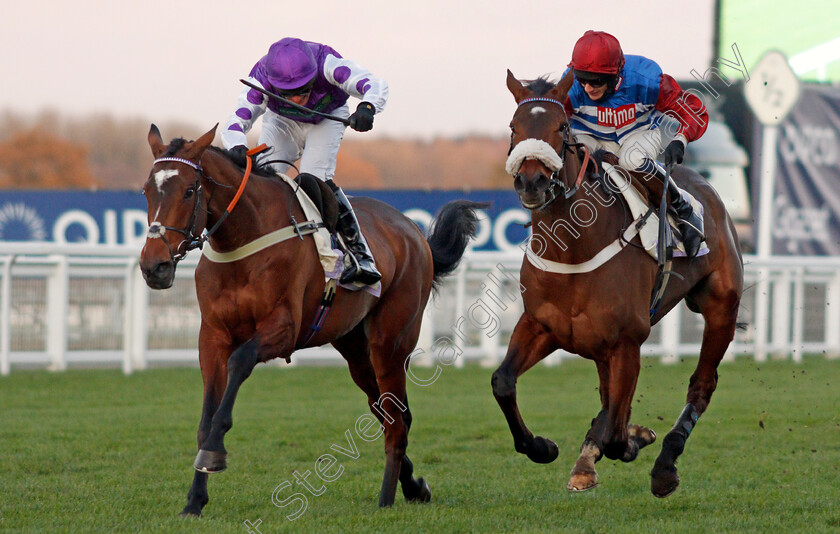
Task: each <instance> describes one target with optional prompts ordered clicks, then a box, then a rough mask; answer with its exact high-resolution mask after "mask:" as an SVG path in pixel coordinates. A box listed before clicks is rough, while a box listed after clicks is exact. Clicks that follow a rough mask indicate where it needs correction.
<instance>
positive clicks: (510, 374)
mask: <svg viewBox="0 0 840 534" xmlns="http://www.w3.org/2000/svg"><path fill="white" fill-rule="evenodd" d="M556 346H557V345H556V341H555V339H554V336H553V335H551V334H550V333H549V332H548V331H546V330H545V329H544V328H543V326H542V325H541V324H539V323H537V322H536V321H534V320H533V319H531V317H530V316H529V315H527V314H523V315H522V317H521V318H520V319H519V322H518V323H517V325H516V328H514V330H513V334H512V335H511V339H510V343H509V345H508V351H507V355H506V356H505V359H504V361H503V362H502V364H501V365H500V366H499V368H498V369H496V372H494V373H493V378H492V380H491V385H492V387H493V396H494V397H496V402H498V403H499V407H500V408H501V409H502V413H504V415H505V419H506V420H507V423H508V427H509V428H510V433H511V435H513V446H514V448H515V449H516V452H518V453H521V454H525V455H526V456H528V458H530V459H531V461H532V462H536V463H541V464H547V463H550V462H553V461H554V460H555V459H556V458H557V455H558V453H559V451H558V449H557V445H556V444H555V443H554V442H553V441H551V440H549V439H546V438H543V437H541V436H534V435H533V434H532V433H531V431H530V430H528V427H527V426H525V422H524V421H523V420H522V416H521V415H520V413H519V406H518V405H517V402H516V380H517V378H519V376H521V375H522V373H524V372H525V371H527V370H528V369H530V368H531V367H533V366H534V365H536V364H537V362H539V361H540V360H542V359H543V358H545V357H546V356H548V355H549V354H550V353H551V352H552V351H553V350H554V349H555V348H556Z"/></svg>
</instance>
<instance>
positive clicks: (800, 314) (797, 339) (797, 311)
mask: <svg viewBox="0 0 840 534" xmlns="http://www.w3.org/2000/svg"><path fill="white" fill-rule="evenodd" d="M793 276H794V279H793V332H792V335H791V355H792V358H793V361H794V362H796V363H802V352H803V350H802V342H803V341H802V340H803V338H804V330H805V270H804V269H803V268H802V267H798V268H797V269H796V270H795V271H794V273H793Z"/></svg>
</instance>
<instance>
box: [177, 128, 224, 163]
mask: <svg viewBox="0 0 840 534" xmlns="http://www.w3.org/2000/svg"><path fill="white" fill-rule="evenodd" d="M218 127H219V123H218V122H217V123H216V125H215V126H213V127H212V128H210V131H208V132H207V133H206V134H204V135H202V136H201V137H199V138H198V139H196V140H195V141H193V142H192V143H190V144H189V145H188V146H187V147H185V148H186V150H185V152H184V156H185V157H186V158H187V159H195V160H199V159H201V155H202V154H204V151H205V150H207V147H208V146H210V145H211V144H212V143H213V139H215V137H216V128H218Z"/></svg>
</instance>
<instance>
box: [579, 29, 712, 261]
mask: <svg viewBox="0 0 840 534" xmlns="http://www.w3.org/2000/svg"><path fill="white" fill-rule="evenodd" d="M568 67H569V69H571V70H573V72H574V77H575V83H574V84H572V87H571V89H570V90H569V97H568V100H567V101H566V102H565V106H566V113H567V114H568V116H569V122H570V126H571V132H572V134H574V136H575V139H576V140H577V141H578V142H579V143H583V144H585V145H586V146H588V147H589V149H590V150H592V151H593V152H594V151H595V150H598V149H604V150H607V151H609V152H612V153H614V154H616V155H617V156H618V157H619V164H620V165H621V166H622V167H624V168H625V169H628V170H631V171H639V172H643V173H645V174H647V175H649V176H656V177H658V178H659V179H660V180H662V181H664V179H665V172H666V171H665V169H663V168H662V166H661V165H659V164H658V163H657V161H656V158H657V156H659V154H660V153H661V154H662V160H663V162H664V163H665V165H666V166H671V165H673V164H677V163H682V160H683V155H684V154H685V147H686V144H688V143H689V142H690V141H694V140H695V139H698V138H700V137H701V136H702V135H703V133H704V132H705V131H706V127H707V126H708V124H709V116H708V113H707V111H706V108H705V106H704V105H703V102H702V100H700V98H698V97H697V96H695V95H693V94H690V93H686V92H684V91H683V90H682V89H681V88H680V86H679V84H678V83H677V82H676V81H675V80H674V79H673V78H672V77H671V76H669V75H667V74H664V73H663V72H662V69H661V68H659V65H657V64H656V62H654V61H652V60H650V59H647V58H645V57H642V56H626V57H625V56H624V53H623V52H622V50H621V45H620V44H619V42H618V39H616V38H615V37H613V36H612V35H610V34H608V33H606V32H600V31H592V30H590V31H587V32H586V33H585V34H584V35H583V37H581V38H580V39H578V41H577V43H576V44H575V47H574V50H573V52H572V61H571V62H570V63H569V65H568ZM566 72H568V70H567V71H566ZM564 74H565V73H564ZM669 119H670V120H669ZM663 147H664V149H663ZM669 193H670V196H671V206H672V207H673V208H674V211H676V213H677V215H678V217H679V219H680V220H679V230H680V233H681V234H682V235H681V237H682V241H683V243H684V245H685V248H686V255H687V256H688V257H689V258H692V257H694V256H696V255H697V252H698V251H699V249H700V245H701V243H702V241H703V235H702V228H703V224H702V216H701V215H700V214H699V213H695V212H694V210H693V208H692V207H691V203H690V202H689V201H688V199H687V198H686V197H685V196H684V195H683V194H682V190H680V189H679V188H678V187H676V185H675V184H674V182H673V181H672V180H669Z"/></svg>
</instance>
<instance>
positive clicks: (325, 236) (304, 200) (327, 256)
mask: <svg viewBox="0 0 840 534" xmlns="http://www.w3.org/2000/svg"><path fill="white" fill-rule="evenodd" d="M277 176H278V177H280V178H281V179H282V180H283V181H284V182H286V183H287V184H289V186H291V188H292V191H294V192H295V195H296V196H297V200H298V204H300V208H301V209H302V210H303V214H304V216H305V217H306V220H307V221H314V222H322V219H321V213H320V212H319V211H318V208H316V207H315V203H314V202H312V200H311V199H310V198H309V196H308V195H307V194H306V193H305V192H304V191H303V188H302V187H299V186H298V184H297V183H296V182H295V181H294V180H293V179H292V178H289V177H288V176H286V175H285V174H282V173H277ZM300 222H303V221H300ZM312 239H313V241H314V242H315V249H316V250H317V251H318V257H319V258H320V260H321V267H323V268H324V276H325V277H326V279H327V280H338V279H339V278H341V273H343V272H344V251H342V250H340V249H339V248H338V247H335V246H333V241H332V236H331V235H330V232H329V230H327V229H326V228H318V231H317V232H315V233H313V234H312ZM338 285H339V286H341V287H343V288H345V289H349V290H351V291H358V290H360V289H361V290H363V291H366V292H368V293H370V294H372V295H373V296H375V297H378V296H379V295H380V293H381V291H382V284H381V283H380V282H376V284H374V285H372V286H368V285H365V284H360V283H358V282H357V283H353V284H338Z"/></svg>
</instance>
